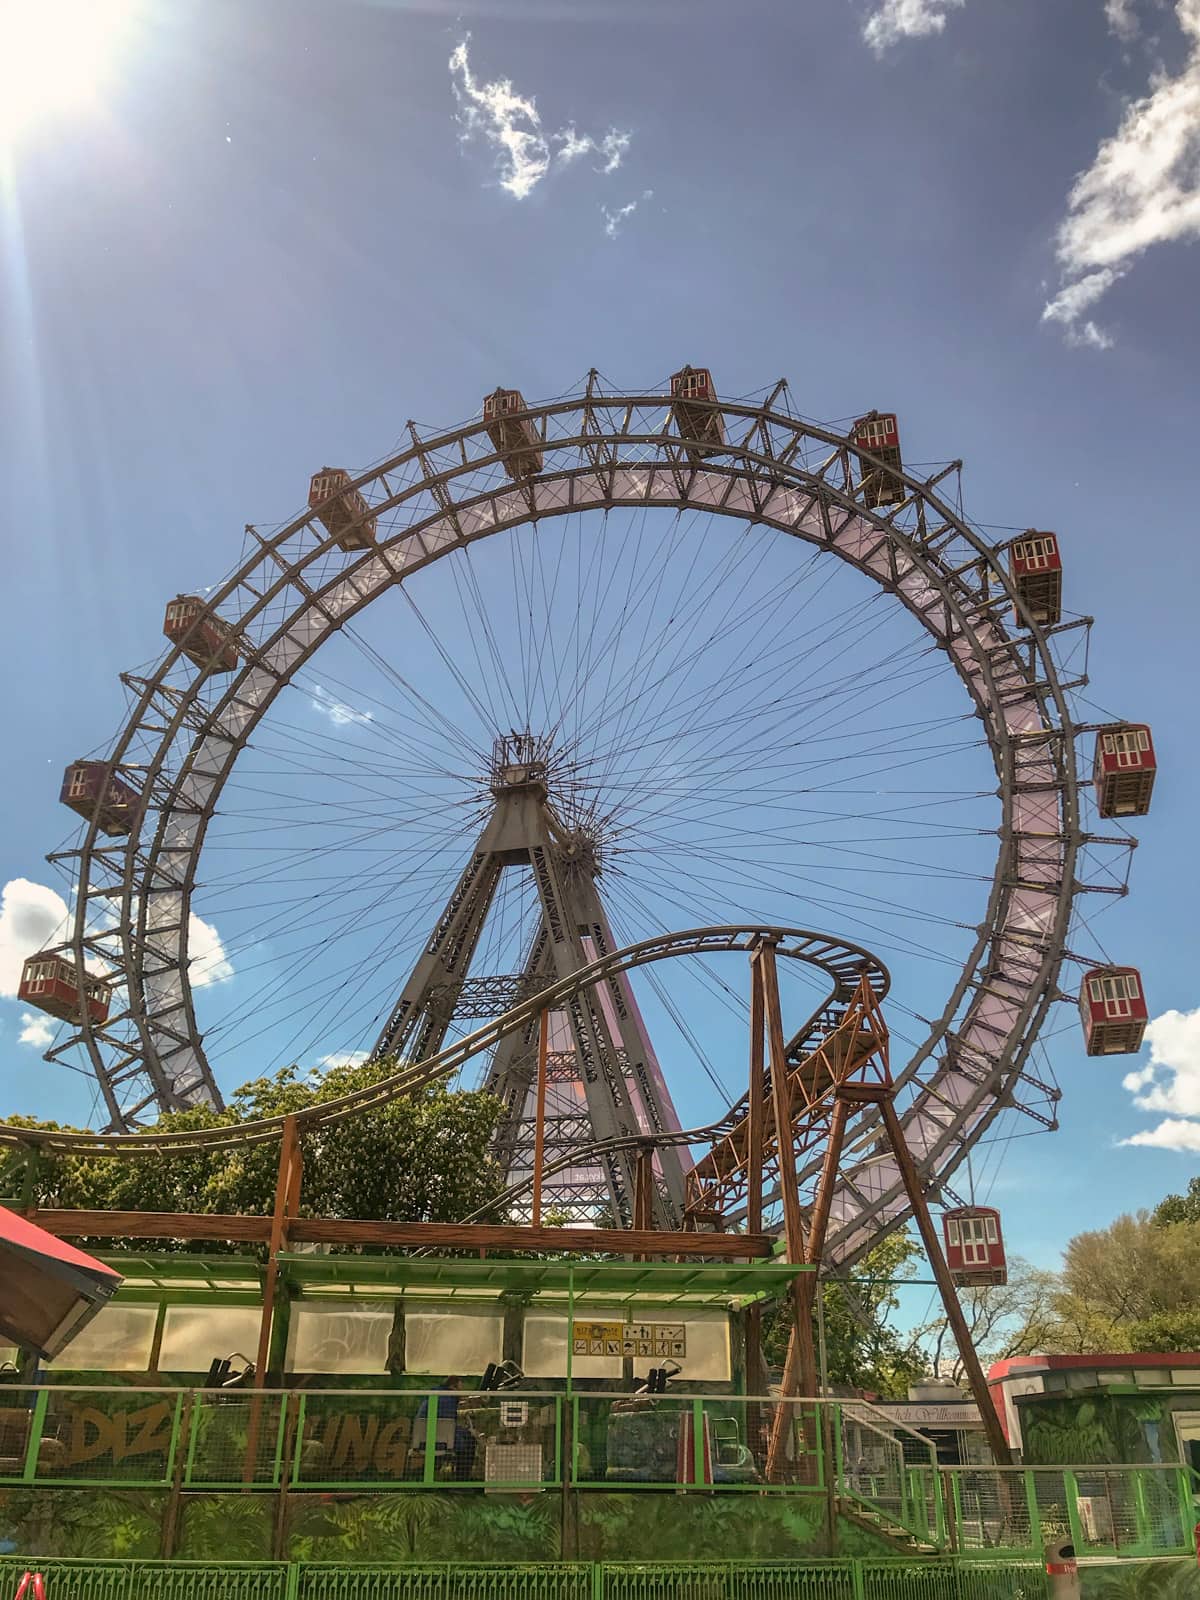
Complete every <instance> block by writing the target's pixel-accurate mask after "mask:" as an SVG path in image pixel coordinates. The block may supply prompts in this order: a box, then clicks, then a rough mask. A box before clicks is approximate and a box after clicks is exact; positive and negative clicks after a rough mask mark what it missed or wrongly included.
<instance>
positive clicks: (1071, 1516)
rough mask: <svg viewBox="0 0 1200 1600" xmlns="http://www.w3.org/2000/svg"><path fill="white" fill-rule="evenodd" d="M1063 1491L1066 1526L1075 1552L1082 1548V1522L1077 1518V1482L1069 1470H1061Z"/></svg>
mask: <svg viewBox="0 0 1200 1600" xmlns="http://www.w3.org/2000/svg"><path fill="white" fill-rule="evenodd" d="M1063 1492H1064V1497H1065V1499H1066V1502H1067V1526H1068V1528H1070V1530H1071V1543H1072V1544H1073V1545H1074V1546H1075V1553H1076V1554H1077V1555H1078V1553H1079V1552H1080V1551H1081V1550H1082V1549H1083V1524H1082V1523H1081V1522H1080V1520H1079V1484H1078V1483H1077V1482H1076V1479H1075V1474H1074V1473H1073V1472H1071V1471H1069V1470H1067V1471H1064V1472H1063Z"/></svg>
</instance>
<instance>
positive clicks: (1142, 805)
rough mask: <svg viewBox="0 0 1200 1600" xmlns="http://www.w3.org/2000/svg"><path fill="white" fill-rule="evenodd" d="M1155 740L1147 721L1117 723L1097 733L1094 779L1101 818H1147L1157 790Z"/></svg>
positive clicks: (1093, 769)
mask: <svg viewBox="0 0 1200 1600" xmlns="http://www.w3.org/2000/svg"><path fill="white" fill-rule="evenodd" d="M1157 770H1158V763H1157V762H1156V761H1155V759H1154V742H1153V740H1152V739H1151V738H1150V729H1149V728H1148V727H1147V726H1146V724H1145V723H1144V722H1114V723H1113V725H1112V727H1111V728H1101V730H1100V732H1099V733H1098V734H1097V735H1096V758H1095V761H1094V763H1093V766H1092V778H1093V780H1094V781H1095V785H1096V805H1097V807H1098V809H1099V811H1100V815H1101V816H1102V817H1144V816H1145V815H1146V813H1147V811H1149V809H1150V795H1151V793H1152V792H1153V789H1154V774H1155V773H1156V772H1157Z"/></svg>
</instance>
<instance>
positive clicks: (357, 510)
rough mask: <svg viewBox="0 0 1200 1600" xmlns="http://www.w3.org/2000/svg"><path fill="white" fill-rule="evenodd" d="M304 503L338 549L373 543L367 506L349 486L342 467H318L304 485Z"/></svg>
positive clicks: (348, 480)
mask: <svg viewBox="0 0 1200 1600" xmlns="http://www.w3.org/2000/svg"><path fill="white" fill-rule="evenodd" d="M308 504H309V507H310V508H311V509H312V510H313V511H315V512H316V514H317V521H318V522H320V523H321V524H322V526H323V527H324V529H325V532H326V533H328V534H332V536H333V542H334V543H335V544H336V545H337V547H338V549H339V550H367V549H369V548H370V546H371V545H373V544H374V543H375V518H374V517H373V516H371V514H370V512H371V508H370V506H368V504H367V502H366V501H365V500H364V499H363V497H362V495H361V494H359V492H358V490H357V489H352V488H351V487H350V474H349V473H348V472H347V471H346V469H345V468H344V467H322V468H321V470H320V472H314V473H313V476H312V482H311V483H310V484H309V486H308Z"/></svg>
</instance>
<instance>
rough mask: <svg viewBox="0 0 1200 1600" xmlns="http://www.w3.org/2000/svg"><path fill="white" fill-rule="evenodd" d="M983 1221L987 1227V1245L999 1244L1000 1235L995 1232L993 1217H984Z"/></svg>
mask: <svg viewBox="0 0 1200 1600" xmlns="http://www.w3.org/2000/svg"><path fill="white" fill-rule="evenodd" d="M983 1220H984V1222H985V1224H986V1226H987V1242H988V1243H989V1244H999V1243H1000V1235H999V1234H998V1233H997V1231H996V1219H995V1217H985V1218H984V1219H983Z"/></svg>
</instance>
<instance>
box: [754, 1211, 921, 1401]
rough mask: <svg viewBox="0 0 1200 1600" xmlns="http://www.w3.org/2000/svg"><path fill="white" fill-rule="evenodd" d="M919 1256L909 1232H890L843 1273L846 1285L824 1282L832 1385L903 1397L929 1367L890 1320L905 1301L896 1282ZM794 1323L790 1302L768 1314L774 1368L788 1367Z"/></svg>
mask: <svg viewBox="0 0 1200 1600" xmlns="http://www.w3.org/2000/svg"><path fill="white" fill-rule="evenodd" d="M919 1254H920V1251H919V1248H918V1246H917V1245H916V1243H915V1242H914V1241H913V1240H912V1239H911V1238H910V1237H909V1236H908V1234H906V1233H903V1232H898V1233H890V1234H888V1235H887V1236H886V1237H885V1238H883V1239H881V1240H880V1241H879V1243H878V1244H876V1245H875V1246H874V1247H873V1248H872V1249H871V1250H869V1251H868V1252H867V1254H866V1255H864V1256H863V1257H862V1259H861V1260H860V1261H858V1262H857V1263H856V1264H855V1266H853V1267H852V1268H850V1269H848V1271H846V1272H845V1273H844V1274H842V1273H839V1275H838V1276H839V1278H841V1277H844V1278H845V1280H846V1281H845V1282H844V1283H843V1282H839V1281H832V1282H826V1283H825V1284H823V1285H822V1288H821V1298H822V1311H823V1313H824V1322H825V1354H826V1375H827V1378H828V1381H829V1382H830V1384H833V1385H838V1386H845V1387H847V1388H855V1389H867V1390H869V1391H871V1392H873V1393H875V1394H879V1395H884V1396H886V1397H888V1398H891V1399H904V1398H905V1396H906V1395H907V1393H908V1386H909V1384H910V1383H911V1382H912V1381H913V1380H914V1379H915V1378H917V1377H919V1376H920V1375H921V1374H922V1373H923V1372H924V1371H925V1370H926V1368H925V1358H924V1356H923V1354H922V1353H921V1351H919V1350H918V1349H916V1347H915V1345H914V1344H913V1341H912V1340H911V1339H906V1338H904V1337H903V1336H902V1335H901V1334H900V1333H899V1332H898V1331H897V1330H896V1329H895V1328H894V1327H892V1326H891V1323H890V1318H891V1317H892V1316H893V1315H894V1314H895V1312H896V1310H897V1309H898V1307H899V1304H900V1297H899V1294H898V1293H897V1288H896V1285H897V1283H898V1282H901V1281H903V1280H904V1279H905V1278H911V1277H912V1275H913V1272H914V1270H915V1269H914V1266H913V1261H914V1258H915V1257H916V1256H917V1255H919ZM791 1326H792V1322H791V1303H790V1301H780V1302H778V1303H777V1304H775V1305H773V1306H772V1307H771V1308H770V1310H769V1311H767V1312H765V1313H764V1315H763V1327H762V1343H763V1355H764V1356H765V1358H766V1360H767V1361H768V1362H769V1363H770V1364H771V1365H772V1366H782V1365H783V1360H784V1357H785V1355H786V1353H787V1341H788V1334H789V1333H790V1332H791ZM815 1338H816V1334H815V1333H814V1339H815Z"/></svg>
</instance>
